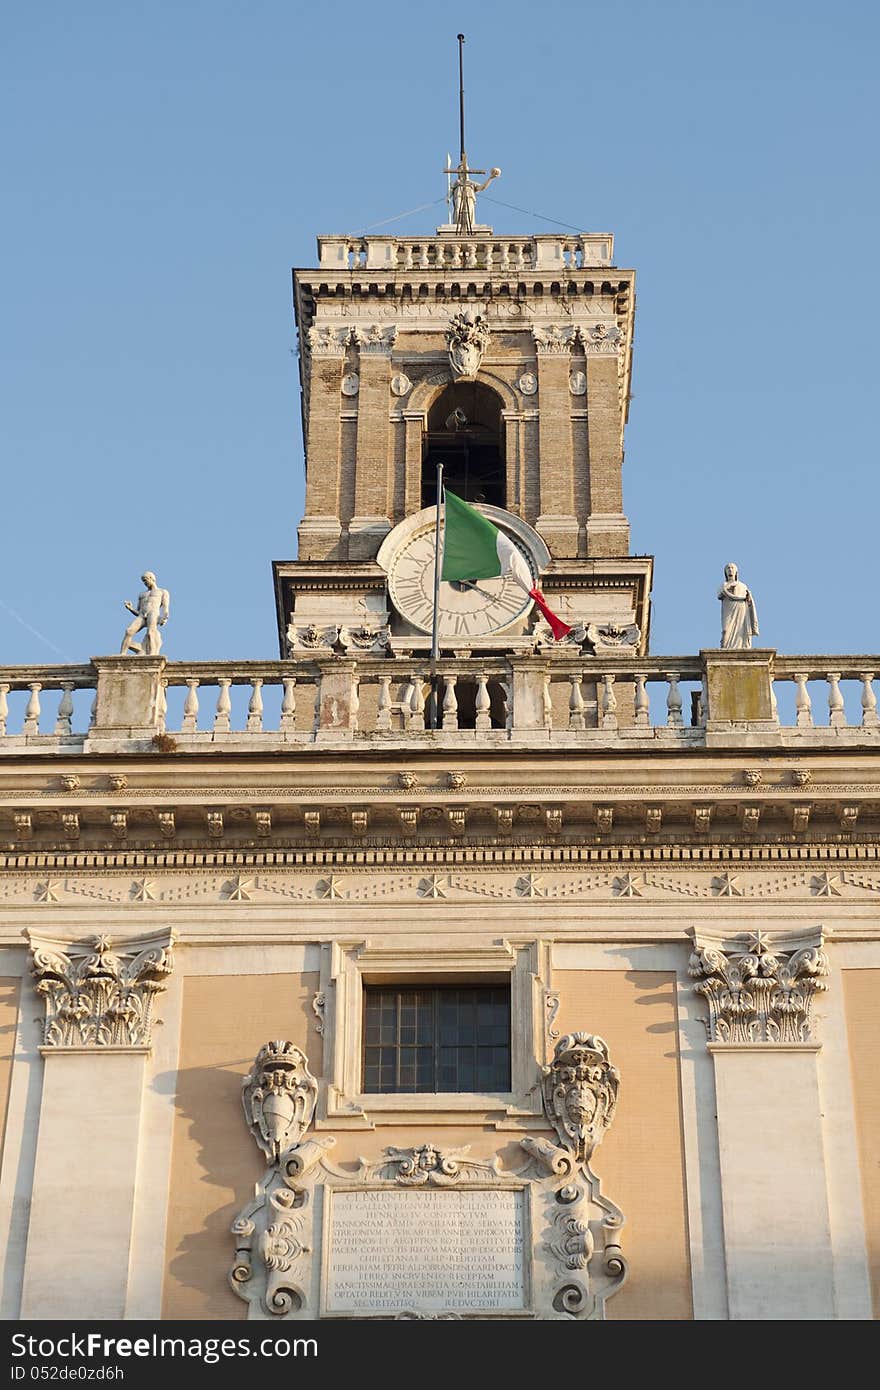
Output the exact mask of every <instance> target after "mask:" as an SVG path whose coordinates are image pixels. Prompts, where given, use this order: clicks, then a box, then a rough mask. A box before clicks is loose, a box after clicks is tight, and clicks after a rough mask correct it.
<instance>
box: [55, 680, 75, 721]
mask: <svg viewBox="0 0 880 1390" xmlns="http://www.w3.org/2000/svg"><path fill="white" fill-rule="evenodd" d="M61 689H62V690H63V692H64V693H63V695H62V696H61V701H60V703H59V705H58V717H57V719H56V720H55V732H56V734H69V733H72V732H73V728H72V721H73V681H64V682H63V683H62V685H61Z"/></svg>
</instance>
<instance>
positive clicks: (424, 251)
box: [419, 243, 431, 270]
mask: <svg viewBox="0 0 880 1390" xmlns="http://www.w3.org/2000/svg"><path fill="white" fill-rule="evenodd" d="M430 264H431V262H430V260H429V258H428V246H427V243H425V245H423V246H420V247H419V269H420V270H427V269H428V266H429V265H430Z"/></svg>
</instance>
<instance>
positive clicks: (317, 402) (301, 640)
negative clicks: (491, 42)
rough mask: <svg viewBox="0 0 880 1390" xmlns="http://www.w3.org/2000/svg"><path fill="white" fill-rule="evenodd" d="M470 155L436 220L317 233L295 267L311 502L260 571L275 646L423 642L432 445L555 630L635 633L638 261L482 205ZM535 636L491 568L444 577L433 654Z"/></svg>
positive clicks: (517, 596) (640, 574)
mask: <svg viewBox="0 0 880 1390" xmlns="http://www.w3.org/2000/svg"><path fill="white" fill-rule="evenodd" d="M471 172H482V171H473V170H468V169H467V166H466V164H465V166H464V172H462V170H461V169H459V170H458V171H457V173H458V184H461V183H462V181H463V180H464V182H465V184H466V185H467V187H466V190H465V192H466V194H467V196H464V195H463V194H462V193H461V191H460V189H459V188H458V185H456V187H455V188H454V189H453V195H454V196H453V200H452V201H453V205H454V207H455V208H456V209H458V211H457V212H453V213H452V214H451V220H450V222H449V223H448V224H447V225H445V226H442V227H438V228H437V230H436V233H435V234H434V235H433V236H432V235H427V236H414V237H412V236H409V237H395V236H371V235H368V236H362V237H351V236H321V237H319V238H318V264H317V267H316V268H314V269H298V270H295V271H294V272H293V298H294V310H295V315H296V323H297V329H298V332H299V344H300V380H301V387H302V418H303V430H304V437H305V455H306V505H305V515H304V516H303V518H302V520H301V522H300V525H299V556H298V559H296V560H295V561H281V562H277V563H276V564H275V566H274V571H275V590H276V602H277V611H278V623H279V637H280V642H281V652H282V656H284V657H287V656H291V657H296V656H298V655H305V654H306V653H312V654H314V653H316V652H320V651H321V650H322V649H324V650H326V651H328V652H329V651H335V652H336V653H346V654H355V653H356V652H358V651H364V652H370V653H372V654H378V653H380V652H385V653H387V654H389V655H391V656H394V655H404V654H406V653H410V652H412V653H417V652H420V651H426V650H427V648H428V647H429V645H430V631H431V608H432V599H433V555H434V540H433V525H434V517H435V512H434V508H435V504H436V497H435V492H436V482H435V479H436V465H437V463H438V462H442V463H443V466H444V481H445V483H446V485H447V486H448V487H449V488H450V489H451V490H452V491H453V492H455V493H456V494H457V495H458V496H459V497H461V498H463V499H465V500H466V501H468V502H470V503H471V504H472V505H474V506H476V507H478V508H480V509H482V510H484V511H485V512H486V514H487V515H488V516H489V517H490V518H491V520H492V521H493V522H494V524H495V525H496V526H498V527H499V528H500V529H501V530H502V531H504V532H505V534H506V535H507V536H508V537H509V538H510V539H511V540H512V541H513V543H514V544H515V545H516V546H517V547H518V548H519V549H520V550H521V552H522V553H523V555H524V557H525V559H526V561H527V563H528V565H529V566H530V568H531V570H532V573H533V575H534V577H535V581H536V583H537V584H538V585H539V586H540V587H541V588H542V589H543V591H544V593H545V595H546V598H547V601H548V603H549V605H550V607H551V608H552V609H554V611H556V612H557V613H558V614H559V616H560V617H561V618H562V619H563V620H564V621H565V622H566V623H567V624H568V625H569V626H570V627H572V629H573V634H572V637H571V638H569V639H568V640H569V642H571V641H576V642H579V643H580V644H581V646H582V647H583V649H584V652H585V654H590V652H591V651H593V650H594V649H599V645H600V644H607V645H605V646H603V647H602V648H601V649H603V650H608V649H609V647H610V646H614V647H616V648H618V649H619V648H621V647H622V648H623V649H624V650H629V651H630V652H632V653H635V652H638V653H640V654H643V653H644V652H645V651H646V649H647V641H648V628H649V619H650V602H649V596H650V588H651V574H652V560H651V558H650V557H647V556H633V555H630V553H629V523H628V521H627V518H626V515H625V514H624V509H623V492H622V466H623V438H624V426H625V422H626V417H627V407H628V401H629V391H630V373H631V362H632V338H633V314H634V272H633V271H631V270H621V269H619V268H618V267H617V266H616V265H615V264H614V242H613V237H612V236H611V235H610V234H607V233H593V234H587V233H583V234H576V235H571V236H565V235H559V234H556V233H554V234H551V235H535V236H508V235H502V234H500V233H496V232H494V231H493V229H492V228H491V227H489V226H486V225H484V224H481V223H480V222H478V221H476V220H475V218H474V215H473V214H474V211H475V206H474V205H475V202H476V196H475V194H476V192H477V191H479V188H478V186H477V185H474V184H472V183H470V182H469V180H468V175H469V174H470V173H471ZM498 172H499V171H496V170H493V171H491V176H490V177H495V176H497V173H498ZM487 182H488V180H487ZM484 186H485V185H481V186H480V187H484ZM456 194H457V196H455V195H456ZM462 208H463V209H465V212H466V213H467V216H465V214H464V213H462V212H461V209H462ZM453 219H454V220H453ZM597 633H598V637H597ZM588 634H591V636H590V635H588ZM548 636H549V634H548V631H547V629H546V625H545V624H544V623H543V620H542V619H541V617H540V614H538V613H537V611H536V610H535V609H534V608H533V607H532V604H531V601H530V600H528V599H524V598H523V595H522V593H521V591H517V590H516V588H515V586H511V585H510V584H509V583H505V582H504V581H503V580H501V579H496V580H484V581H481V584H480V586H479V590H477V589H475V588H474V587H473V586H470V587H468V586H464V585H458V586H456V585H450V584H445V583H444V584H443V585H441V592H440V642H441V650H442V649H444V648H445V649H446V650H448V651H449V652H450V654H451V653H452V652H453V650H457V649H461V648H465V649H471V648H476V649H481V650H496V651H510V650H514V651H528V650H531V649H533V648H534V647H535V646H539V645H541V644H542V642H546V640H548Z"/></svg>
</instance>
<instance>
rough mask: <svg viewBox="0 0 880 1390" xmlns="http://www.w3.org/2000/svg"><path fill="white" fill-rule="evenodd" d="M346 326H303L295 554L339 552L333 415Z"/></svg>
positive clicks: (323, 556) (318, 556) (317, 556)
mask: <svg viewBox="0 0 880 1390" xmlns="http://www.w3.org/2000/svg"><path fill="white" fill-rule="evenodd" d="M350 332H351V330H350V329H348V328H325V327H317V326H316V327H314V328H311V329H309V341H308V354H309V355H308V358H307V360H306V371H307V373H308V413H307V417H306V439H305V445H306V510H305V516H304V517H303V519H302V521H301V522H300V524H299V530H298V535H299V558H300V559H301V560H330V559H336V558H338V554H339V549H338V548H339V538H340V535H341V532H342V524H341V522H340V520H339V487H340V477H339V467H340V461H339V450H340V443H339V441H340V427H339V417H340V409H341V400H342V394H341V391H342V369H343V362H344V358H345V345H346V342H347V341H348V338H349V335H350Z"/></svg>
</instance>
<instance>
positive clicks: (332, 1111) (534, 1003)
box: [317, 936, 551, 1129]
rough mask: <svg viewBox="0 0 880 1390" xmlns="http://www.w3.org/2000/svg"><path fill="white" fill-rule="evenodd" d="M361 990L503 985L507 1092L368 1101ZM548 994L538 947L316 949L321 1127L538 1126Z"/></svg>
mask: <svg viewBox="0 0 880 1390" xmlns="http://www.w3.org/2000/svg"><path fill="white" fill-rule="evenodd" d="M365 983H367V984H389V985H399V986H402V987H413V986H416V985H425V986H426V987H433V986H439V985H444V984H449V985H467V984H502V985H507V986H509V988H510V1075H511V1086H510V1090H509V1091H504V1092H497V1093H495V1092H481V1091H373V1092H369V1093H365V1092H364V1091H363V1089H362V1087H363V1014H364V984H365ZM550 991H551V980H550V946H549V943H548V942H546V941H538V940H535V939H534V938H532V939H529V940H527V941H521V942H511V941H508V940H499V941H495V942H492V943H489V944H488V945H485V946H473V947H468V946H465V947H462V946H450V947H449V948H447V949H444V948H443V947H442V946H438V943H437V938H436V936H435V937H428V938H425V939H424V940H419V939H416V940H412V939H411V940H410V941H409V942H407V944H406V946H404V947H398V948H391V947H386V946H378V945H373V944H372V943H371V942H370V941H368V940H364V939H363V938H360V939H358V940H348V941H345V940H339V939H337V940H335V941H333V942H328V943H325V944H324V945H323V946H322V948H321V992H322V994H323V996H324V1064H323V1071H324V1076H325V1078H326V1080H325V1082H324V1083H323V1084H322V1086H321V1092H320V1096H319V1101H318V1115H317V1125H318V1127H319V1128H321V1127H324V1128H328V1129H330V1128H334V1127H335V1128H337V1129H339V1128H356V1129H363V1128H372V1127H373V1126H374V1125H375V1124H393V1123H395V1122H403V1123H406V1122H409V1121H411V1120H412V1119H413V1118H414V1117H417V1116H419V1115H425V1114H429V1113H430V1114H432V1115H450V1116H454V1115H462V1116H467V1117H468V1119H469V1120H476V1119H479V1118H482V1119H483V1120H485V1121H486V1122H488V1123H495V1124H499V1125H501V1126H502V1127H505V1121H507V1120H510V1121H511V1124H510V1127H511V1128H516V1129H521V1128H522V1122H523V1120H527V1118H528V1117H536V1118H539V1119H540V1120H541V1122H543V1106H542V1100H541V1088H540V1086H539V1085H538V1084H537V1083H538V1081H539V1078H540V1075H541V1068H542V1067H543V1066H544V1065H545V1063H546V1061H547V1059H548V1056H549V1053H548V1038H547V1026H546V1019H547V998H548V995H549V994H550ZM517 1119H518V1120H519V1123H516V1121H517Z"/></svg>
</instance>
